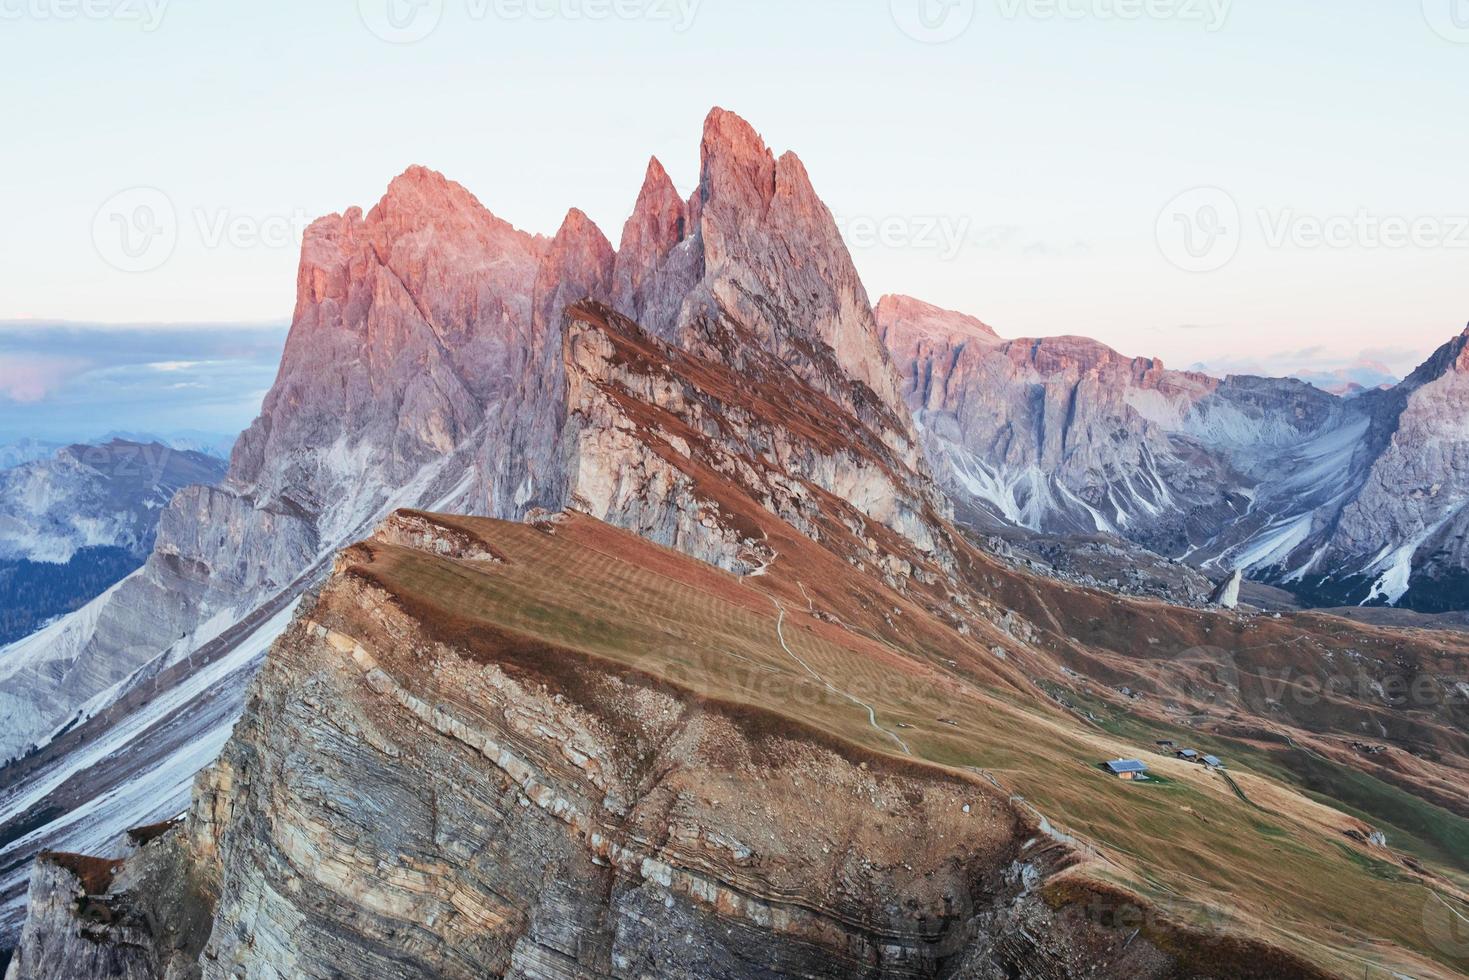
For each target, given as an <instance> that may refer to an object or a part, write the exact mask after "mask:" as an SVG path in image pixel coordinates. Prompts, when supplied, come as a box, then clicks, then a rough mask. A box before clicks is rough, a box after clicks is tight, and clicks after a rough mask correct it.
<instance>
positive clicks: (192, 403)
mask: <svg viewBox="0 0 1469 980" xmlns="http://www.w3.org/2000/svg"><path fill="white" fill-rule="evenodd" d="M285 336H286V328H285V327H284V326H270V327H256V326H208V327H173V326H169V327H161V326H160V327H155V326H138V327H97V326H89V325H85V324H71V323H35V322H30V321H20V322H11V323H0V440H7V441H13V440H19V439H26V438H31V439H42V440H47V441H53V442H71V441H84V440H90V439H95V438H98V437H100V436H102V435H104V434H106V433H109V432H116V431H120V430H125V431H133V432H149V433H159V434H167V433H171V432H178V431H184V430H188V431H196V432H209V433H217V434H220V435H233V434H235V433H238V432H240V431H241V430H243V429H244V427H245V426H247V425H248V424H249V423H250V421H251V419H253V418H254V417H255V415H256V414H257V413H258V412H259V410H260V402H261V400H262V399H263V398H264V396H265V392H266V391H267V390H268V389H269V388H270V385H271V382H272V381H273V380H274V378H275V373H276V369H277V367H278V365H279V363H280V355H281V350H282V348H283V347H284V344H285Z"/></svg>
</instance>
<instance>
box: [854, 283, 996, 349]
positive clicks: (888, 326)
mask: <svg viewBox="0 0 1469 980" xmlns="http://www.w3.org/2000/svg"><path fill="white" fill-rule="evenodd" d="M875 312H876V315H877V328H878V332H879V334H880V335H881V336H882V339H883V342H884V343H885V344H886V345H887V347H888V349H889V350H890V351H895V350H899V349H906V348H907V347H909V346H911V345H913V344H917V343H921V342H925V341H926V342H929V343H940V344H962V343H965V342H966V341H972V340H979V341H984V342H986V343H993V342H995V341H998V340H999V339H1000V337H999V335H998V334H997V333H995V331H994V328H992V327H991V326H990V325H989V324H987V323H984V322H983V321H981V320H979V319H977V318H975V317H972V316H969V315H967V314H964V313H958V312H956V311H954V310H946V309H944V308H943V307H939V306H934V305H933V304H932V303H925V302H923V301H922V300H920V299H914V298H913V297H912V296H902V295H897V294H889V295H887V296H884V297H883V298H882V299H880V300H878V301H877V307H876V311H875Z"/></svg>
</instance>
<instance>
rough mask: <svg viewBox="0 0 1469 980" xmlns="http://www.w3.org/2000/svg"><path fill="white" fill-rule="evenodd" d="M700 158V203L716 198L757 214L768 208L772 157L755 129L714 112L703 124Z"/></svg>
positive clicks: (724, 112) (772, 192)
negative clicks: (723, 199)
mask: <svg viewBox="0 0 1469 980" xmlns="http://www.w3.org/2000/svg"><path fill="white" fill-rule="evenodd" d="M700 154H701V159H702V167H701V170H700V177H699V195H700V199H701V201H702V202H705V203H707V202H708V201H709V200H710V199H711V198H713V197H716V196H717V197H722V198H725V199H727V200H729V201H730V202H731V203H733V204H735V205H737V206H741V207H749V208H752V209H758V211H759V212H763V211H764V210H765V208H766V207H768V206H769V204H770V199H771V198H772V197H774V195H775V157H774V155H773V154H771V152H770V148H769V147H767V146H766V145H765V140H763V139H761V137H760V134H759V133H757V132H755V127H753V126H751V125H750V124H749V123H748V122H746V121H745V120H744V119H742V118H740V117H739V116H737V115H735V114H734V113H733V112H729V111H727V110H725V109H718V108H716V109H714V110H713V111H712V112H710V113H709V117H708V118H707V119H705V120H704V139H703V143H702V144H701V147H700ZM757 213H758V212H757Z"/></svg>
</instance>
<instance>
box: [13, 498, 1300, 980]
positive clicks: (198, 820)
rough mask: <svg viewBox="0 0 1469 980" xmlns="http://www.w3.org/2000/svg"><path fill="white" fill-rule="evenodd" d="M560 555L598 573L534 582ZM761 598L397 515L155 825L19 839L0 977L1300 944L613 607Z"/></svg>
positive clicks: (1255, 973) (547, 534)
mask: <svg viewBox="0 0 1469 980" xmlns="http://www.w3.org/2000/svg"><path fill="white" fill-rule="evenodd" d="M589 561H591V562H594V563H596V564H597V565H598V571H597V573H596V576H595V577H596V578H597V580H598V581H601V582H602V583H603V586H605V587H607V588H608V590H607V591H605V592H598V593H596V594H595V595H588V594H587V593H585V592H582V591H581V590H580V587H578V588H577V589H568V590H567V591H566V592H565V593H562V592H558V591H556V590H554V588H553V589H552V591H550V592H548V591H547V585H548V583H551V582H554V581H557V580H558V579H560V580H562V581H566V582H567V583H568V585H570V584H571V583H580V582H582V579H583V578H584V577H585V573H584V572H583V571H582V570H583V569H584V568H585V567H586V564H587V563H588V562H589ZM649 571H654V574H655V577H654V578H648V577H647V576H648V573H649ZM430 583H434V584H432V585H431V584H430ZM426 587H427V591H425V588H426ZM613 592H618V593H620V596H621V601H620V602H619V603H618V607H617V608H616V609H615V610H610V609H609V610H606V611H603V610H602V607H601V606H600V602H601V598H602V597H603V595H611V594H613ZM454 593H457V594H459V595H460V596H461V597H462V596H465V595H469V594H473V595H475V596H477V597H478V600H479V601H476V602H474V603H472V604H465V603H463V602H462V601H460V600H456V599H454V598H453V597H452V596H453V594H454ZM531 595H541V596H543V597H544V605H543V606H542V608H541V609H540V610H538V611H537V610H529V609H527V608H526V606H525V605H524V601H523V600H524V598H526V597H529V596H531ZM494 596H499V597H500V598H499V599H498V600H497V599H494V598H492V597H494ZM765 600H766V597H765V596H763V595H761V594H760V593H758V592H755V591H753V590H750V589H747V588H745V587H743V586H741V585H739V584H738V583H736V582H735V580H734V579H732V578H729V577H727V576H723V575H721V574H719V573H717V572H714V571H712V570H710V569H707V568H704V567H701V566H699V565H698V564H697V563H694V562H692V561H689V560H688V559H686V558H683V557H682V556H678V555H676V554H674V553H671V552H661V551H660V550H659V549H655V548H652V547H651V546H649V545H647V544H645V543H643V542H640V541H638V540H637V539H635V538H631V537H629V536H626V535H624V534H619V533H618V532H612V531H610V529H606V528H599V526H598V525H596V523H595V522H592V521H589V520H587V519H585V518H575V519H569V520H567V521H565V522H562V523H559V524H558V523H544V524H543V525H542V526H541V527H539V528H532V527H527V526H525V525H501V524H496V523H493V522H466V521H462V520H458V521H456V520H452V519H449V520H445V519H440V518H435V517H432V516H429V515H422V514H404V515H398V516H395V517H394V518H392V519H390V521H389V522H388V523H387V524H386V525H385V526H384V527H383V528H382V529H381V531H380V532H379V534H378V535H376V536H375V537H374V539H372V540H371V541H368V542H366V543H364V544H362V545H359V546H356V547H354V548H352V549H349V550H348V551H347V552H345V553H344V554H343V555H342V557H341V559H340V560H339V561H338V563H337V565H336V569H335V572H334V574H333V576H332V577H331V579H330V580H329V581H328V583H327V584H326V586H325V588H324V589H323V591H322V593H321V595H320V597H319V599H318V600H317V601H316V602H315V604H314V605H313V606H312V608H311V609H310V610H309V612H308V613H307V614H305V615H303V616H302V617H301V618H300V619H298V620H297V621H296V623H295V624H293V626H292V627H291V628H290V630H288V631H287V633H286V634H285V635H284V636H283V637H282V638H281V640H280V642H279V643H278V644H277V646H276V648H275V650H274V651H273V654H272V656H271V658H270V660H269V662H268V664H267V666H266V667H265V669H264V670H263V671H262V673H261V674H260V675H259V676H258V678H257V680H256V681H255V683H254V686H253V690H252V695H251V698H250V703H249V706H248V708H247V710H246V712H245V716H244V718H243V719H242V720H241V723H240V725H239V727H238V728H237V731H236V734H235V737H234V739H232V741H231V744H230V747H229V748H228V749H227V751H226V752H225V754H224V755H223V757H222V758H221V759H220V761H219V763H218V764H217V765H216V766H215V767H213V768H212V769H211V770H210V771H209V772H208V773H207V774H205V775H204V776H202V777H201V779H200V781H199V784H198V787H197V790H196V793H195V797H194V802H193V806H192V809H191V811H190V813H189V816H188V819H187V821H186V822H185V824H184V825H183V826H181V827H178V828H176V829H173V830H170V831H166V832H165V833H164V834H163V836H161V837H158V838H156V839H154V840H152V841H150V842H148V843H146V844H144V845H143V847H142V848H141V850H139V851H138V852H137V853H136V854H134V855H133V856H132V857H130V858H128V859H127V860H126V861H125V862H100V863H98V865H99V868H98V869H96V870H95V873H90V874H87V873H84V872H87V871H88V870H89V868H88V866H86V865H84V864H83V861H82V859H77V858H51V859H46V860H43V861H42V862H41V863H40V865H39V866H38V870H37V871H36V874H35V876H34V878H33V881H32V899H33V908H34V912H33V914H32V917H31V919H30V920H29V922H28V925H27V929H26V932H25V937H24V939H23V941H22V943H21V945H20V948H19V949H18V950H17V952H16V956H15V959H14V962H13V963H12V966H11V968H10V972H9V974H8V975H7V976H8V980H43V978H53V977H60V976H63V975H66V976H70V975H74V974H71V973H67V972H66V971H67V970H75V969H77V968H78V967H82V966H85V967H87V968H90V969H92V970H93V971H94V972H92V973H91V974H89V975H93V976H98V977H164V976H167V977H170V978H184V977H204V978H216V977H217V978H224V977H235V978H238V977H247V978H281V977H320V976H396V977H405V978H407V977H424V978H427V977H443V978H451V977H482V976H507V977H539V978H557V977H586V978H596V977H627V976H641V977H686V976H697V977H707V978H731V980H733V978H753V977H770V976H806V977H833V978H835V977H870V978H878V977H884V978H886V977H893V978H899V977H936V976H963V977H975V978H996V980H998V978H1014V977H1021V978H1037V980H1039V978H1052V977H1062V976H1074V975H1079V973H1081V972H1090V973H1091V974H1092V975H1097V976H1104V977H1168V976H1178V975H1193V974H1194V973H1196V972H1197V969H1198V964H1202V963H1204V962H1208V963H1210V964H1211V966H1212V967H1213V968H1216V969H1227V970H1228V971H1229V973H1228V975H1234V976H1241V977H1265V976H1274V977H1315V976H1319V975H1322V974H1320V973H1319V972H1318V971H1317V970H1315V969H1314V968H1312V967H1310V966H1308V965H1307V964H1305V963H1304V962H1302V961H1300V960H1297V959H1295V958H1294V957H1291V956H1289V955H1286V954H1283V953H1281V952H1279V951H1276V950H1272V949H1270V948H1268V947H1265V946H1262V945H1260V944H1257V943H1253V942H1250V941H1247V940H1243V939H1238V940H1230V941H1228V942H1222V941H1220V940H1218V939H1217V938H1216V939H1211V940H1209V941H1208V944H1207V945H1200V946H1198V947H1197V949H1195V948H1194V947H1193V945H1192V944H1193V943H1195V942H1196V941H1198V937H1196V936H1193V935H1191V934H1190V933H1189V932H1188V930H1187V929H1184V928H1182V927H1177V926H1173V925H1166V924H1164V923H1163V922H1162V921H1161V920H1156V921H1155V920H1151V919H1150V920H1149V921H1148V923H1147V925H1146V928H1142V929H1140V928H1138V927H1137V926H1136V925H1134V924H1132V923H1133V921H1134V920H1132V919H1129V918H1127V914H1128V910H1129V909H1131V910H1132V912H1133V913H1134V914H1136V913H1137V912H1138V911H1140V910H1141V909H1142V906H1141V905H1129V904H1128V903H1127V900H1126V899H1124V897H1123V896H1122V895H1120V893H1116V892H1114V891H1110V890H1108V889H1106V888H1104V887H1102V886H1099V885H1098V884H1096V883H1095V882H1094V881H1093V880H1091V879H1089V878H1086V877H1082V876H1078V875H1077V874H1076V870H1077V868H1078V866H1079V865H1081V864H1083V863H1085V862H1086V861H1087V860H1088V859H1087V858H1086V857H1085V856H1084V854H1083V853H1081V852H1079V851H1078V850H1076V849H1075V847H1074V845H1073V843H1069V842H1068V841H1067V839H1066V838H1065V837H1064V836H1063V835H1061V834H1059V833H1058V832H1056V831H1055V830H1054V829H1052V828H1049V827H1048V826H1047V825H1046V824H1045V821H1044V819H1043V818H1039V817H1038V816H1037V815H1036V814H1035V813H1034V812H1033V811H1032V810H1031V809H1029V808H1028V807H1027V806H1025V805H1024V804H1023V803H1022V802H1021V801H1018V800H1016V799H1012V798H1011V797H1009V796H1008V795H1006V794H1005V793H1004V792H1002V791H1000V790H999V789H998V788H997V787H996V786H995V785H994V784H992V783H991V782H989V781H988V780H986V779H984V778H981V777H980V776H978V775H976V774H974V773H966V772H960V771H957V770H954V769H948V768H944V767H939V766H934V765H931V764H927V763H922V762H918V761H913V760H906V759H903V758H894V757H891V756H887V755H884V754H880V753H875V752H872V751H870V750H869V749H865V748H862V747H859V746H858V745H857V744H854V743H852V742H850V741H847V740H845V739H843V738H840V737H834V736H833V735H832V734H830V733H829V732H826V731H823V730H822V728H821V727H820V724H819V723H818V722H817V720H816V718H817V716H813V717H812V719H811V723H807V722H806V721H802V720H797V719H794V718H792V717H791V716H790V715H788V714H786V713H784V711H785V710H787V709H788V705H786V704H785V703H784V701H783V699H782V698H781V696H780V695H777V694H775V689H774V688H770V689H767V690H761V689H760V688H758V687H755V688H752V687H745V686H743V682H742V681H741V680H740V679H739V675H738V674H735V675H721V674H718V673H711V674H693V673H688V672H686V671H684V670H682V669H681V668H680V667H679V664H680V662H681V661H682V658H683V657H684V656H685V655H686V652H687V651H686V650H684V649H681V648H680V647H678V646H670V647H668V648H667V649H666V650H663V651H658V652H653V651H651V650H650V649H649V647H648V646H647V645H646V644H644V643H643V642H641V641H640V640H639V639H637V636H638V635H640V634H642V633H643V632H645V631H653V632H655V633H656V632H657V631H659V630H662V629H664V628H665V627H664V626H662V625H660V624H662V623H665V622H667V616H668V613H669V611H670V607H669V603H672V604H673V605H674V607H675V608H677V609H678V610H681V611H682V612H683V613H684V615H685V618H684V619H683V620H682V621H683V622H684V623H685V624H686V626H687V627H688V628H690V629H694V630H698V629H702V628H703V627H704V625H705V624H707V623H718V624H720V625H719V626H718V628H719V629H720V630H721V632H722V633H723V634H724V635H725V636H726V637H727V642H729V643H732V644H734V645H735V646H737V647H738V648H739V649H747V648H746V646H745V643H746V642H748V637H747V634H746V631H747V630H755V631H756V633H754V634H751V635H756V636H758V635H760V634H761V633H763V632H764V631H769V630H775V631H777V634H776V635H783V634H780V633H779V632H778V631H780V630H782V629H786V628H789V627H784V626H782V623H783V622H784V619H785V617H784V616H783V615H782V616H781V617H780V618H779V619H777V618H776V615H775V612H776V610H775V609H774V608H772V607H771V605H769V604H768V602H767V601H765ZM522 612H527V613H529V618H522V615H521V613H522ZM609 615H610V616H611V617H612V618H610V619H609V618H608V616H609ZM711 616H712V617H713V618H710V617H711ZM614 620H615V623H616V630H615V631H613V632H609V631H608V627H609V626H610V625H611V624H612V623H613V621H614ZM537 621H539V622H541V623H542V624H543V626H542V627H539V628H537V629H538V631H537V632H535V633H528V632H526V630H527V629H528V628H530V624H531V623H532V622H537ZM619 631H621V632H624V633H626V634H628V635H629V640H630V642H629V643H628V644H627V645H626V646H622V645H620V641H619V639H618V638H617V635H616V634H617V632H619ZM557 637H559V638H560V639H557ZM765 639H767V640H768V636H766V637H765ZM791 642H795V641H794V640H792V641H791ZM767 648H768V646H767ZM751 652H753V650H752V651H751ZM623 656H632V657H634V658H636V661H637V663H636V666H634V664H633V663H632V662H625V661H623V660H622V659H621V657H623ZM691 684H692V685H696V686H697V690H696V689H695V688H694V687H690V686H689V685H691ZM751 698H753V699H754V700H750V699H751ZM819 714H820V712H818V715H819ZM1202 949H1207V950H1208V952H1207V954H1204V955H1206V956H1207V960H1205V959H1203V958H1200V957H1201V954H1200V953H1199V952H1198V950H1202Z"/></svg>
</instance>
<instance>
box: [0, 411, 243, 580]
mask: <svg viewBox="0 0 1469 980" xmlns="http://www.w3.org/2000/svg"><path fill="white" fill-rule="evenodd" d="M223 476H224V466H223V464H221V463H220V461H219V460H217V459H215V458H213V457H211V456H206V455H204V454H203V453H195V452H180V451H177V450H174V449H170V448H169V447H167V446H163V445H159V444H157V443H149V444H144V443H137V442H127V441H124V440H120V439H117V440H113V441H111V442H108V443H105V444H103V445H97V446H86V445H79V446H69V447H67V448H65V449H61V450H59V451H58V452H56V453H55V454H54V455H51V456H48V457H46V458H44V459H39V460H35V461H32V462H28V463H26V464H24V465H21V466H17V467H15V468H13V469H8V470H3V471H0V561H3V560H15V559H28V560H30V561H36V562H48V563H56V564H64V563H66V562H68V561H70V560H71V559H72V558H73V557H74V556H75V555H76V553H77V551H79V550H81V549H82V548H95V547H109V548H119V549H121V550H123V551H126V552H128V553H129V554H132V555H135V556H137V558H138V559H139V560H141V559H142V558H144V557H146V556H147V554H148V552H149V551H151V550H152V548H153V540H154V536H155V534H156V532H157V528H158V516H159V513H160V512H161V511H162V510H163V509H164V508H166V507H167V506H168V503H169V501H170V500H172V499H173V495H174V494H175V493H176V492H178V491H179V490H181V489H183V488H184V487H187V486H192V485H194V484H212V483H215V482H217V481H218V480H220V479H221V478H222V477H223Z"/></svg>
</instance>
